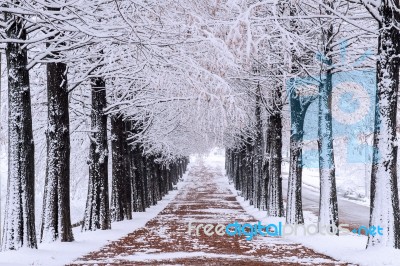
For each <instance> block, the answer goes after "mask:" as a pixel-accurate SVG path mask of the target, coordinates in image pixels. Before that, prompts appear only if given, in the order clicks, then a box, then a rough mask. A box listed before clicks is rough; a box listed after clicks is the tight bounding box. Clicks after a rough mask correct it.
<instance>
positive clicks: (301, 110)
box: [286, 92, 311, 224]
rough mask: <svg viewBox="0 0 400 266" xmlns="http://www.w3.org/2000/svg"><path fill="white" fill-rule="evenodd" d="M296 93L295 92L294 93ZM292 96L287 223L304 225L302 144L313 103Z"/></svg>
mask: <svg viewBox="0 0 400 266" xmlns="http://www.w3.org/2000/svg"><path fill="white" fill-rule="evenodd" d="M293 93H294V92H293ZM293 93H292V95H291V96H290V110H291V126H290V144H289V145H290V147H289V149H290V159H289V178H288V192H287V206H286V223H288V224H303V223H304V217H303V206H302V193H301V185H302V173H303V163H302V143H303V135H304V129H303V126H304V117H305V114H306V111H307V108H308V106H309V105H310V103H311V102H307V103H305V104H304V103H303V102H302V101H301V97H300V95H294V94H293Z"/></svg>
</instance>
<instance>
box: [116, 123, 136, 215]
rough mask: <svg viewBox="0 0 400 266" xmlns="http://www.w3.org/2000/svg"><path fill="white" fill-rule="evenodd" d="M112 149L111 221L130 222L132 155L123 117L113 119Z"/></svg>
mask: <svg viewBox="0 0 400 266" xmlns="http://www.w3.org/2000/svg"><path fill="white" fill-rule="evenodd" d="M111 149H112V151H111V154H112V191H111V219H112V221H122V220H125V219H128V220H130V219H132V196H133V195H132V175H131V174H130V168H129V165H127V164H128V163H129V159H130V153H129V151H128V146H127V134H126V131H125V121H124V119H123V116H122V115H113V116H112V117H111ZM126 157H127V158H128V159H127V158H126Z"/></svg>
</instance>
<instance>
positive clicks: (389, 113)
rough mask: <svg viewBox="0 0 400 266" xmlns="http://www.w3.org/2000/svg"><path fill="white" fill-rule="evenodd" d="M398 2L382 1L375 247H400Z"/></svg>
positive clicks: (372, 212)
mask: <svg viewBox="0 0 400 266" xmlns="http://www.w3.org/2000/svg"><path fill="white" fill-rule="evenodd" d="M399 8H400V4H399V2H398V1H393V2H392V1H387V0H385V1H382V2H381V5H380V8H379V12H380V15H381V16H382V21H380V22H379V38H378V61H377V93H376V110H375V131H374V143H373V159H372V173H371V208H370V222H369V223H370V225H371V226H381V227H382V228H383V230H382V233H383V235H379V234H377V235H375V236H372V235H369V236H368V244H367V248H369V247H372V246H378V245H380V246H389V247H394V248H399V247H400V217H399V199H398V187H397V168H396V161H397V140H396V114H397V97H398V94H397V93H398V87H399V59H398V57H399V53H400V44H399V39H400V34H399V30H398V28H397V27H396V25H398V23H399V22H400V13H399Z"/></svg>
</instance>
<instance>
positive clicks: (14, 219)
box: [2, 13, 37, 250]
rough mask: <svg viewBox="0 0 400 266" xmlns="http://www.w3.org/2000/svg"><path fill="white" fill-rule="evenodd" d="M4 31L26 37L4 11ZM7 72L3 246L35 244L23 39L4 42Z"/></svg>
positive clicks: (21, 22)
mask: <svg viewBox="0 0 400 266" xmlns="http://www.w3.org/2000/svg"><path fill="white" fill-rule="evenodd" d="M5 20H6V21H7V24H8V26H7V27H6V29H5V34H6V36H7V37H8V38H10V39H16V40H20V41H21V42H23V41H25V40H26V37H27V36H26V30H25V28H24V24H25V22H24V20H23V19H22V18H20V17H16V16H13V15H12V14H10V13H6V15H5ZM6 60H7V73H8V123H9V124H8V145H9V147H8V187H7V198H6V208H5V219H4V221H5V222H4V227H3V241H2V250H17V249H19V248H21V247H28V248H37V242H36V231H35V206H34V204H35V202H34V193H35V190H34V189H35V160H34V143H33V134H32V114H31V97H30V87H29V72H28V70H27V69H26V66H27V61H28V55H27V49H26V47H25V46H24V44H23V43H17V42H15V43H13V42H10V43H7V44H6Z"/></svg>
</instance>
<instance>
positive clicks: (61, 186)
mask: <svg viewBox="0 0 400 266" xmlns="http://www.w3.org/2000/svg"><path fill="white" fill-rule="evenodd" d="M47 101H48V103H47V105H48V129H47V132H46V137H47V160H46V163H47V167H46V179H45V189H44V197H43V216H42V227H41V241H42V242H52V241H55V240H57V239H59V238H60V239H61V241H62V242H70V241H73V240H74V237H73V234H72V227H71V217H70V197H69V196H70V192H69V183H70V182H69V179H70V168H69V167H70V135H69V113H68V112H69V107H68V105H69V103H68V89H67V65H66V64H64V63H48V64H47Z"/></svg>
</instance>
